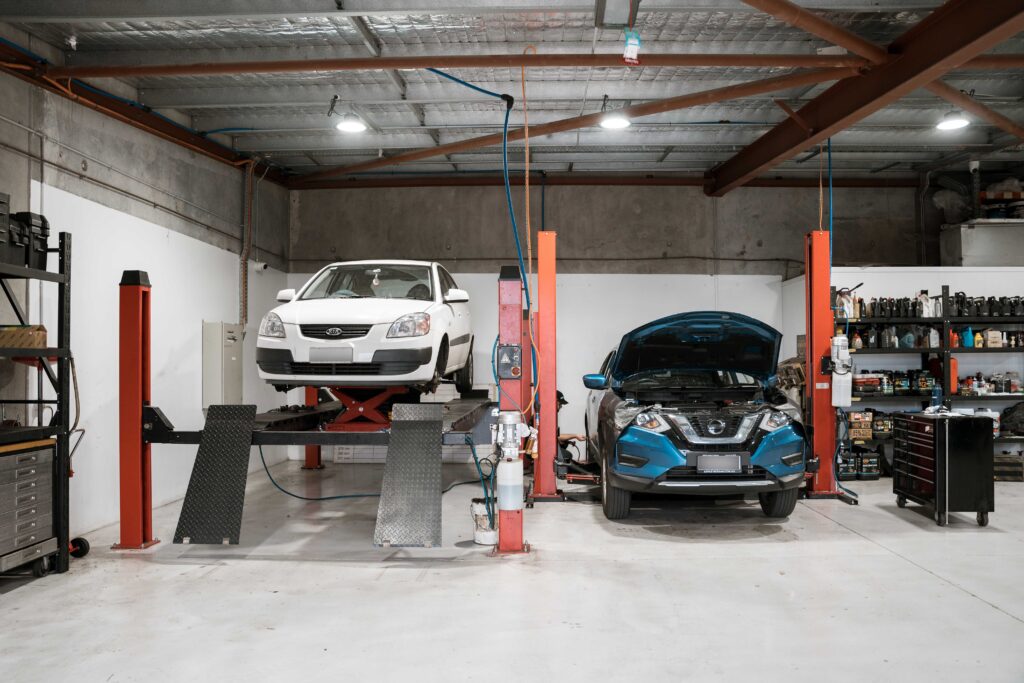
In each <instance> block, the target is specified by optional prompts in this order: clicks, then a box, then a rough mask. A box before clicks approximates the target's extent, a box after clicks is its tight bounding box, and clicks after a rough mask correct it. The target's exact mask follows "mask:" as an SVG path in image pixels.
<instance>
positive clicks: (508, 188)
mask: <svg viewBox="0 0 1024 683" xmlns="http://www.w3.org/2000/svg"><path fill="white" fill-rule="evenodd" d="M511 113H512V109H511V108H508V109H505V125H504V126H503V127H502V131H501V170H502V173H503V174H504V176H505V200H506V201H507V202H508V215H509V217H510V218H511V219H512V236H513V237H515V240H516V258H518V259H519V277H520V279H522V281H523V292H525V294H526V309H527V310H530V308H531V306H530V281H529V278H527V277H526V266H525V265H524V264H523V246H522V244H521V243H520V242H519V226H518V225H516V210H515V208H514V207H513V206H512V184H511V183H510V182H509V179H508V118H509V115H510V114H511Z"/></svg>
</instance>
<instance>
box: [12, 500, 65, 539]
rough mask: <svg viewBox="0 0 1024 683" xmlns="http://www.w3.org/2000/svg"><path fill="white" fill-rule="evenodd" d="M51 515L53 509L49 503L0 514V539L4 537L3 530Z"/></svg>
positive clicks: (31, 505)
mask: <svg viewBox="0 0 1024 683" xmlns="http://www.w3.org/2000/svg"><path fill="white" fill-rule="evenodd" d="M52 513H53V508H52V506H51V505H50V503H49V502H46V503H42V504H40V503H30V504H29V505H25V506H23V507H20V508H18V509H16V510H8V511H7V512H0V538H3V537H4V529H7V528H10V527H16V526H18V525H20V524H24V523H26V522H29V521H31V520H33V519H37V518H39V517H43V516H46V515H49V514H52Z"/></svg>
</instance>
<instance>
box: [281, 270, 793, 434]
mask: <svg viewBox="0 0 1024 683" xmlns="http://www.w3.org/2000/svg"><path fill="white" fill-rule="evenodd" d="M453 276H454V278H455V280H456V282H458V284H459V285H460V286H461V287H462V288H464V289H465V290H466V291H468V292H469V296H470V302H469V306H470V311H471V313H472V316H473V330H474V335H475V336H476V342H475V346H474V350H473V352H474V356H473V361H474V364H475V366H476V382H477V384H478V385H479V386H483V385H485V384H492V383H493V382H492V380H491V379H490V370H489V367H490V360H491V349H492V345H493V344H494V338H495V336H496V335H497V334H498V276H497V274H496V273H462V274H458V273H454V274H453ZM310 277H311V274H309V273H306V274H298V273H292V274H289V276H288V286H289V287H295V288H298V287H301V286H302V284H303V283H305V282H306V280H308V279H309V278H310ZM535 289H536V287H535V286H534V287H533V288H532V290H531V291H533V290H535ZM781 290H782V282H781V278H780V277H779V276H776V275H718V276H711V275H624V274H601V275H560V276H559V277H558V288H557V291H558V388H559V389H561V390H562V392H563V393H564V394H565V397H566V400H568V401H569V405H568V406H566V408H565V409H564V410H563V411H562V413H561V416H560V419H559V422H560V426H561V428H562V431H564V432H582V431H583V405H584V403H583V401H584V397H585V396H586V391H587V390H586V389H585V388H584V387H583V382H582V377H583V375H584V374H586V373H588V372H596V371H597V370H598V369H599V368H600V365H601V361H603V360H604V357H605V355H606V354H607V353H608V351H610V350H611V349H612V348H613V347H614V346H616V345H617V344H618V342H619V340H620V339H621V338H622V335H623V334H625V333H626V332H628V331H629V330H632V329H633V328H635V327H638V326H639V325H642V324H643V323H646V322H649V321H651V320H655V319H657V318H660V317H662V316H666V315H671V314H673V313H681V312H684V311H700V310H709V309H710V310H724V311H733V312H737V313H744V314H746V315H750V316H752V317H755V318H758V319H759V320H763V321H765V322H766V323H768V324H769V325H772V326H773V327H775V328H777V329H780V330H781V326H782V291H781Z"/></svg>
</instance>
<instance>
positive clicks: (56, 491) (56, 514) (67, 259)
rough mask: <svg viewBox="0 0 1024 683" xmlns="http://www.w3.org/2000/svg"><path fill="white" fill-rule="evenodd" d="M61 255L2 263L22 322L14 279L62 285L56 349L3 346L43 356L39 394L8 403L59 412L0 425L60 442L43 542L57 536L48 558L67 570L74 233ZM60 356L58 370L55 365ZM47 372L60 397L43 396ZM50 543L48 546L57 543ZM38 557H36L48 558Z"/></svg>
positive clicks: (7, 436) (11, 354)
mask: <svg viewBox="0 0 1024 683" xmlns="http://www.w3.org/2000/svg"><path fill="white" fill-rule="evenodd" d="M47 251H48V252H49V253H55V254H57V271H56V272H53V271H48V270H37V269H34V268H26V267H24V266H17V265H12V264H9V263H0V289H2V290H3V292H4V295H5V296H6V297H7V301H8V302H9V303H10V305H11V308H12V309H13V310H14V314H15V316H16V317H17V319H18V322H19V323H20V324H22V325H27V324H28V316H27V315H26V314H25V311H24V309H23V308H22V307H21V304H20V303H18V299H17V297H16V296H15V295H14V292H13V291H12V289H11V287H10V283H9V280H35V281H42V282H53V283H56V284H57V346H56V347H52V348H9V347H6V348H0V357H5V358H31V359H35V360H36V361H37V363H36V368H37V373H38V387H39V393H38V395H37V397H36V398H35V399H29V398H24V399H5V400H4V401H2V403H3V404H22V405H37V406H42V405H52V406H54V408H55V409H54V413H53V416H52V418H51V419H50V421H49V424H42V411H41V410H40V411H38V412H39V415H38V416H37V424H36V425H30V426H23V427H10V428H0V445H8V444H17V443H22V442H29V441H34V440H40V439H49V438H53V439H55V441H56V445H55V447H54V456H53V464H52V476H51V477H50V480H51V482H52V483H51V486H52V487H53V490H52V505H53V517H52V519H53V526H52V529H53V531H52V536H51V537H50V538H47V539H41V540H42V541H54V540H55V541H56V548H55V549H53V550H49V551H47V552H46V553H45V554H44V555H43V556H42V558H46V557H52V558H53V560H52V561H51V562H50V567H49V569H50V570H52V571H55V572H66V571H67V570H68V565H69V562H70V545H69V544H70V540H71V539H70V524H69V512H68V494H69V489H70V486H69V484H70V481H69V477H70V472H71V463H70V457H71V456H70V439H71V434H70V430H71V421H70V418H71V235H70V233H66V232H62V233H60V235H59V246H58V247H57V248H56V249H48V250H47ZM50 359H56V371H55V370H54V368H52V367H51V366H50V362H49V360H50ZM44 376H45V377H46V378H47V379H48V380H49V382H50V385H51V386H52V387H53V390H54V393H55V394H56V397H55V399H44V398H43V397H42V386H43V381H42V378H43V377H44ZM52 546H53V543H52V542H51V543H49V545H48V547H52ZM42 558H36V559H42Z"/></svg>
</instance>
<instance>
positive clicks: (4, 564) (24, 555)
mask: <svg viewBox="0 0 1024 683" xmlns="http://www.w3.org/2000/svg"><path fill="white" fill-rule="evenodd" d="M0 552H2V551H0ZM55 552H57V539H56V538H52V537H51V538H44V539H43V540H42V541H41V542H39V543H35V544H34V545H31V546H28V547H26V548H20V549H18V550H16V551H14V552H12V553H8V554H6V555H4V554H0V572H5V571H7V570H9V569H14V568H15V567H20V566H21V565H23V564H27V563H29V562H32V561H33V560H37V559H39V558H40V557H46V556H47V555H52V554H54V553H55Z"/></svg>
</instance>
